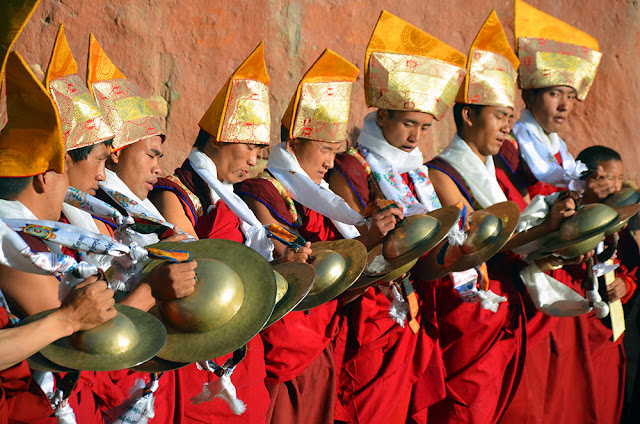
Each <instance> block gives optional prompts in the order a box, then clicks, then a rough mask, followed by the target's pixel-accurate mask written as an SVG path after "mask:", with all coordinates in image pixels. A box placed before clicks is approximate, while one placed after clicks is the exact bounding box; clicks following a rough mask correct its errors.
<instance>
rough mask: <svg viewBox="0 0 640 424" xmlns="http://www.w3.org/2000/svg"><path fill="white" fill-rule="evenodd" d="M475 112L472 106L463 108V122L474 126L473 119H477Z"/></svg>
mask: <svg viewBox="0 0 640 424" xmlns="http://www.w3.org/2000/svg"><path fill="white" fill-rule="evenodd" d="M475 118H476V116H475V112H474V111H473V110H471V108H470V107H468V106H465V107H463V108H462V122H464V124H465V125H466V126H468V127H473V121H474V120H475Z"/></svg>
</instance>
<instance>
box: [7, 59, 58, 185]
mask: <svg viewBox="0 0 640 424" xmlns="http://www.w3.org/2000/svg"><path fill="white" fill-rule="evenodd" d="M5 73H6V84H5V85H6V93H7V115H8V118H9V119H8V122H7V125H6V126H5V127H4V129H3V130H2V132H0V177H30V176H33V175H38V174H42V173H44V172H47V171H50V170H53V171H55V172H58V173H62V172H64V154H65V151H64V142H63V139H62V132H61V131H60V120H59V118H58V113H57V112H56V107H55V105H54V104H53V100H51V97H49V94H47V90H46V89H45V88H44V87H43V86H42V84H40V81H38V78H36V76H35V75H34V74H33V72H31V69H29V66H27V64H26V63H25V62H24V60H23V59H22V57H21V56H20V55H19V54H18V53H17V52H11V53H9V57H8V59H7V64H6V69H5Z"/></svg>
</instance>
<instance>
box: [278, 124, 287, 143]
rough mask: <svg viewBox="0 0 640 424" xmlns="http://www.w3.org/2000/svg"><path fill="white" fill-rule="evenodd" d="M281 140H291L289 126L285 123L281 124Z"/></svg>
mask: <svg viewBox="0 0 640 424" xmlns="http://www.w3.org/2000/svg"><path fill="white" fill-rule="evenodd" d="M280 141H282V142H286V141H289V128H287V127H285V126H284V125H280Z"/></svg>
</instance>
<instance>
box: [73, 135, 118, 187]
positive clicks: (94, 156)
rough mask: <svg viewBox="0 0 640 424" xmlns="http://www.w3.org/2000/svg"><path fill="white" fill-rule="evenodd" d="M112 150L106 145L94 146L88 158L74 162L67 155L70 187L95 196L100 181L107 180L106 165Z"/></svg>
mask: <svg viewBox="0 0 640 424" xmlns="http://www.w3.org/2000/svg"><path fill="white" fill-rule="evenodd" d="M110 154H111V149H110V148H109V146H107V145H106V144H104V143H99V144H96V145H94V146H93V149H91V151H90V152H89V154H88V155H87V157H86V158H84V159H80V160H78V161H74V160H73V158H72V157H71V156H70V155H69V154H68V153H67V156H66V159H67V160H66V165H67V173H68V174H69V185H71V187H73V188H76V189H78V190H80V191H82V192H85V193H88V194H90V195H92V196H95V194H96V190H98V188H99V185H98V183H99V182H100V181H104V179H105V173H104V169H105V163H106V161H107V159H108V158H109V155H110Z"/></svg>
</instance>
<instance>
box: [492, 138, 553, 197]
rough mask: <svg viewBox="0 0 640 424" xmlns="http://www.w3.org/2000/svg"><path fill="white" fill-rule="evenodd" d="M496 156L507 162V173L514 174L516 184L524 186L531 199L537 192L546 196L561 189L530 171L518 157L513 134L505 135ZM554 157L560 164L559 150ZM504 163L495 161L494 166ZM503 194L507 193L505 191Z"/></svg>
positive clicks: (518, 153) (516, 143)
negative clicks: (505, 137)
mask: <svg viewBox="0 0 640 424" xmlns="http://www.w3.org/2000/svg"><path fill="white" fill-rule="evenodd" d="M498 157H501V158H502V159H503V161H504V163H506V164H507V168H508V173H509V174H511V175H512V176H515V178H516V179H517V180H518V181H519V183H520V184H518V185H519V186H524V187H526V190H527V192H528V193H529V196H530V197H531V198H532V199H533V198H534V197H535V196H537V195H538V194H541V195H543V196H547V195H549V194H551V193H555V192H557V191H560V190H562V188H560V187H557V186H555V185H553V184H549V183H545V182H542V181H538V179H537V178H536V177H535V175H533V172H531V169H530V168H529V165H527V163H526V162H525V161H524V160H522V158H521V157H520V148H519V146H518V142H517V141H516V140H515V138H514V137H513V135H509V136H508V137H507V140H505V142H504V143H503V145H502V148H501V149H500V153H499V154H498ZM554 157H555V158H556V160H557V161H558V164H560V166H562V156H560V152H558V153H556V154H555V156H554ZM504 163H500V164H498V163H496V168H498V167H499V166H501V165H504ZM503 169H504V168H503ZM505 170H506V169H505ZM505 194H507V193H506V192H505ZM510 200H511V199H510Z"/></svg>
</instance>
